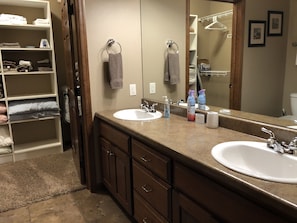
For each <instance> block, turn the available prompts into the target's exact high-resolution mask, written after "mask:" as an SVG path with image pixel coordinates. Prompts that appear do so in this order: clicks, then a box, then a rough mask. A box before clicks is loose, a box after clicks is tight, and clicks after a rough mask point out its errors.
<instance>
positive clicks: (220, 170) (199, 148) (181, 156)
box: [96, 111, 297, 220]
mask: <svg viewBox="0 0 297 223" xmlns="http://www.w3.org/2000/svg"><path fill="white" fill-rule="evenodd" d="M114 112H115V111H103V112H100V113H96V116H97V117H99V118H101V119H103V120H105V121H107V122H109V123H110V124H113V125H115V126H117V127H118V128H119V129H122V130H124V131H126V132H127V133H128V134H131V135H132V136H134V137H137V138H139V139H142V140H144V141H145V142H149V143H150V144H151V145H156V147H158V148H159V147H161V148H163V149H162V151H161V152H163V153H165V154H167V155H168V156H170V157H173V158H174V160H177V161H180V162H183V163H185V164H186V165H188V166H189V167H191V168H194V169H197V170H199V171H200V172H201V171H202V172H203V173H205V175H206V176H209V177H211V178H212V179H213V180H215V181H218V182H220V183H222V184H223V185H226V186H227V187H230V188H232V190H234V191H237V192H239V193H241V194H242V195H244V196H246V197H248V198H250V199H252V200H256V201H257V200H261V202H262V203H263V204H265V205H266V206H268V207H271V208H273V209H277V210H280V211H282V212H283V213H285V214H288V215H290V216H296V215H297V184H283V183H274V182H269V181H265V180H261V179H256V178H253V177H249V176H246V175H243V174H240V173H237V172H235V171H232V170H229V169H228V168H226V167H224V166H223V165H221V164H219V163H218V162H217V161H216V160H214V158H213V157H212V155H211V149H212V147H213V146H215V145H216V144H218V143H221V142H226V141H235V140H245V141H263V139H262V138H259V137H255V136H251V135H248V134H244V133H240V132H237V131H233V130H229V129H226V128H222V127H219V128H217V129H209V128H207V127H206V126H205V125H203V124H202V125H201V124H197V123H195V122H188V121H187V119H186V118H185V117H182V116H178V115H174V114H171V117H170V119H165V118H160V119H156V120H153V121H143V122H142V121H125V120H119V119H116V118H114V117H113V113H114ZM263 162H265V160H263ZM276 165H277V164H276ZM292 171H297V170H292ZM294 218H295V217H294ZM296 220H297V216H296Z"/></svg>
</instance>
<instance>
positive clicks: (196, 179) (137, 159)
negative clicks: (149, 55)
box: [94, 111, 297, 223]
mask: <svg viewBox="0 0 297 223" xmlns="http://www.w3.org/2000/svg"><path fill="white" fill-rule="evenodd" d="M114 112H115V111H104V112H100V113H96V115H95V122H94V123H95V130H96V131H95V138H96V154H97V156H96V157H95V160H96V163H97V165H98V166H97V167H96V168H97V171H98V174H97V176H98V177H101V178H102V182H103V184H104V185H105V187H106V188H107V189H108V190H109V191H110V193H111V194H112V195H113V197H114V198H115V199H116V200H117V201H118V203H119V204H120V205H121V206H122V208H123V209H125V210H126V212H127V214H128V215H130V216H131V217H132V218H133V219H135V221H137V222H174V223H184V222H190V223H191V222H193V223H194V222H234V223H238V222H253V223H255V222H261V223H262V222H275V223H276V222H278V223H280V222H297V215H296V213H297V193H296V192H297V185H295V184H283V183H275V182H269V181H264V180H260V179H257V178H253V177H249V176H246V175H243V174H240V173H237V172H235V171H232V170H229V169H228V168H225V167H224V166H222V165H221V164H219V163H218V162H216V161H215V160H214V158H213V157H212V156H211V149H212V147H213V146H215V145H216V144H218V143H221V142H226V141H232V140H246V141H263V140H264V139H262V138H259V137H256V136H252V135H249V134H245V133H241V132H238V131H233V130H230V129H227V128H223V127H219V128H217V129H209V128H207V127H206V126H205V125H201V124H197V123H195V122H188V121H187V118H186V117H183V116H178V115H174V114H171V117H170V119H165V118H160V119H156V120H153V121H125V120H119V119H116V118H114V117H113V113H114ZM222 121H223V120H222ZM97 161H98V162H97ZM263 162H265V160H263ZM276 165H277V164H276ZM292 171H296V170H292Z"/></svg>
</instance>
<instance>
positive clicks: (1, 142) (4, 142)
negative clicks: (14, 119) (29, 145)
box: [0, 126, 13, 147]
mask: <svg viewBox="0 0 297 223" xmlns="http://www.w3.org/2000/svg"><path fill="white" fill-rule="evenodd" d="M12 143H13V141H12V139H11V138H10V135H9V132H8V128H7V127H4V126H1V127H0V147H3V146H10V145H12Z"/></svg>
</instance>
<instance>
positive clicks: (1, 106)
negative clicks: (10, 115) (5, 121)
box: [0, 103, 7, 114]
mask: <svg viewBox="0 0 297 223" xmlns="http://www.w3.org/2000/svg"><path fill="white" fill-rule="evenodd" d="M6 112H7V108H6V106H5V104H4V103H0V114H5V113H6Z"/></svg>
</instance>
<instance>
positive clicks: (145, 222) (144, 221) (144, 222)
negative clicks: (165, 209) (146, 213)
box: [142, 217, 150, 223]
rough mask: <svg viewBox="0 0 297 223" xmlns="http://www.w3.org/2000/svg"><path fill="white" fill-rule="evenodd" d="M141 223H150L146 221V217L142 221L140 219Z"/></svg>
mask: <svg viewBox="0 0 297 223" xmlns="http://www.w3.org/2000/svg"><path fill="white" fill-rule="evenodd" d="M142 222H143V223H150V221H149V220H148V218H147V217H145V218H143V219H142Z"/></svg>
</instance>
